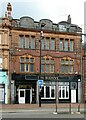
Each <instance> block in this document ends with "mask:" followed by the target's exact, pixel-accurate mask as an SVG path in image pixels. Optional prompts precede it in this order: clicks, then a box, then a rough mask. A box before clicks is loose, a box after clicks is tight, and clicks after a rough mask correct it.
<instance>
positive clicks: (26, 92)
mask: <svg viewBox="0 0 86 120" xmlns="http://www.w3.org/2000/svg"><path fill="white" fill-rule="evenodd" d="M18 98H19V99H18V101H19V104H25V103H31V102H32V89H19V91H18Z"/></svg>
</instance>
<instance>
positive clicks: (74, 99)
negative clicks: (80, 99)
mask: <svg viewBox="0 0 86 120" xmlns="http://www.w3.org/2000/svg"><path fill="white" fill-rule="evenodd" d="M71 103H76V90H71Z"/></svg>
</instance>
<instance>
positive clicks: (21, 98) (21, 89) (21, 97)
mask: <svg viewBox="0 0 86 120" xmlns="http://www.w3.org/2000/svg"><path fill="white" fill-rule="evenodd" d="M12 79H13V80H14V81H15V103H23V104H24V103H36V83H37V80H38V77H37V76H36V75H24V74H13V75H12Z"/></svg>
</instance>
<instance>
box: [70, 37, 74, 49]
mask: <svg viewBox="0 0 86 120" xmlns="http://www.w3.org/2000/svg"><path fill="white" fill-rule="evenodd" d="M73 44H74V42H73V39H71V40H70V51H73V46H74V45H73Z"/></svg>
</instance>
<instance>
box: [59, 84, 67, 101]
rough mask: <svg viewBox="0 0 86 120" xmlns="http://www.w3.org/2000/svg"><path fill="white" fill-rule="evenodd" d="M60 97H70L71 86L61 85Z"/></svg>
mask: <svg viewBox="0 0 86 120" xmlns="http://www.w3.org/2000/svg"><path fill="white" fill-rule="evenodd" d="M59 99H69V86H59Z"/></svg>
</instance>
